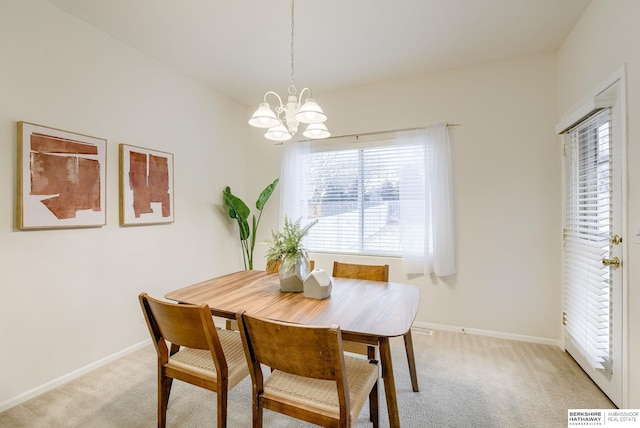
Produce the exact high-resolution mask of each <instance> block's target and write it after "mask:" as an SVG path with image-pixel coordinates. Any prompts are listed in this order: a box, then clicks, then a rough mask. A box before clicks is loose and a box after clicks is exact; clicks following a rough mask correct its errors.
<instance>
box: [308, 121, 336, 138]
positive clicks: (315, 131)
mask: <svg viewBox="0 0 640 428" xmlns="http://www.w3.org/2000/svg"><path fill="white" fill-rule="evenodd" d="M302 135H304V136H305V137H307V138H309V139H312V140H318V139H321V138H329V137H330V136H331V133H330V132H329V130H328V129H327V127H326V126H325V125H324V123H311V124H309V126H307V129H305V130H304V132H303V133H302Z"/></svg>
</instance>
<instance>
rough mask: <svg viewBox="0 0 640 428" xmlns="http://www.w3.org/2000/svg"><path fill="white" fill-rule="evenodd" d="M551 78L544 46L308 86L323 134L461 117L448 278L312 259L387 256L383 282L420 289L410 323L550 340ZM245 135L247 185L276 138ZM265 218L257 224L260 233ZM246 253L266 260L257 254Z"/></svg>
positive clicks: (556, 244)
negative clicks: (329, 89) (514, 55)
mask: <svg viewBox="0 0 640 428" xmlns="http://www.w3.org/2000/svg"><path fill="white" fill-rule="evenodd" d="M555 79H556V61H555V55H554V54H545V55H538V56H532V57H527V58H519V59H515V60H510V61H502V62H494V63H489V64H482V65H478V66H474V67H466V68H461V69H456V70H449V71H445V72H442V73H435V74H429V75H424V76H418V77H415V78H411V79H403V80H400V81H393V82H388V83H385V84H378V85H372V86H365V87H360V88H354V89H349V90H344V91H340V92H336V93H318V92H317V91H316V93H315V95H316V98H317V99H318V102H319V103H320V104H321V105H322V107H323V109H324V110H325V112H326V113H327V115H328V116H329V120H328V121H327V126H328V127H329V128H330V129H331V131H332V133H333V135H344V134H352V133H357V132H369V131H378V130H387V129H396V128H406V127H414V126H420V125H425V124H429V123H435V122H440V121H447V122H449V123H459V124H460V125H461V126H459V127H453V128H451V136H452V146H453V162H454V165H453V170H454V188H455V193H456V197H455V211H456V219H455V222H456V227H457V246H458V273H457V274H456V275H455V276H452V277H450V278H446V279H443V280H439V279H435V278H425V277H419V278H413V279H409V278H407V277H406V276H404V275H402V273H401V265H400V261H399V260H398V259H372V258H352V257H345V256H335V255H326V254H313V255H312V257H313V259H314V260H315V261H316V266H318V267H321V268H324V269H326V270H328V271H331V268H332V263H333V260H334V259H336V258H340V259H342V260H358V261H362V262H363V263H366V262H369V263H382V262H385V263H389V264H390V268H391V280H392V281H397V282H410V283H413V284H416V285H418V286H419V287H420V292H421V301H420V309H419V313H418V316H417V322H418V323H422V324H425V325H440V326H448V327H454V328H460V329H461V328H465V329H466V330H467V331H469V330H485V331H486V332H491V334H498V335H501V334H502V335H506V336H508V337H519V338H525V339H530V340H538V341H542V342H547V343H557V342H558V340H559V338H560V320H561V311H562V310H561V295H560V257H561V253H560V242H561V241H560V238H561V233H560V230H561V222H560V220H561V219H560V182H561V181H560V162H559V155H560V154H559V145H558V142H557V137H556V135H555V133H554V131H553V128H554V125H555V123H556V121H557V115H556V95H555V91H556V80H555ZM254 135H255V136H256V138H255V141H253V142H252V146H251V151H250V153H251V154H252V158H251V159H252V160H251V163H250V164H249V168H250V170H256V171H259V173H257V176H256V178H255V179H251V180H250V183H249V184H248V187H249V188H253V189H254V190H253V191H254V192H257V191H258V188H261V187H264V185H265V184H266V183H267V182H268V181H267V180H269V179H270V178H271V177H272V176H277V175H278V174H279V169H278V168H279V154H280V151H281V146H274V145H272V144H271V143H270V142H268V141H266V140H264V139H262V138H261V137H260V135H261V134H260V132H259V131H258V130H256V131H255V133H254ZM266 171H268V172H266ZM257 180H259V181H258V182H256V181H257ZM274 202H275V201H274ZM273 224H274V225H276V226H277V218H275V219H274V223H273ZM270 227H272V225H269V226H267V224H266V223H265V227H264V230H262V232H263V233H267V232H268V230H269V228H270ZM259 251H264V248H259ZM256 259H257V260H260V262H261V263H262V264H264V259H263V258H262V257H261V255H256Z"/></svg>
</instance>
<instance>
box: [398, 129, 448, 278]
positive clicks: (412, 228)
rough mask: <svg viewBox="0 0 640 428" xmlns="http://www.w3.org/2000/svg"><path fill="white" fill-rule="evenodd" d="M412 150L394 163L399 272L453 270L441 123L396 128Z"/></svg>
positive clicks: (445, 145) (445, 272)
mask: <svg viewBox="0 0 640 428" xmlns="http://www.w3.org/2000/svg"><path fill="white" fill-rule="evenodd" d="M397 143H398V145H400V146H404V148H405V149H410V150H413V155H412V156H409V157H404V159H402V160H401V162H402V164H401V165H400V230H401V241H402V253H403V254H402V257H403V271H404V273H405V274H423V275H428V274H431V273H434V274H435V275H436V276H449V275H452V274H454V273H455V272H456V264H455V236H454V235H455V234H454V226H453V183H452V178H451V148H450V144H449V128H448V127H447V125H446V124H440V125H435V126H430V127H427V128H424V129H419V130H412V131H402V132H398V134H397Z"/></svg>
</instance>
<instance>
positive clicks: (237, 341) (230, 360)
mask: <svg viewBox="0 0 640 428" xmlns="http://www.w3.org/2000/svg"><path fill="white" fill-rule="evenodd" d="M218 337H219V338H220V344H221V345H222V351H223V352H224V356H225V358H226V360H227V366H228V368H229V385H228V388H229V389H231V388H233V387H234V386H235V385H237V384H238V383H240V381H241V380H242V379H244V378H245V376H247V375H248V374H249V368H248V366H247V359H246V357H245V356H244V348H243V347H242V340H241V338H240V334H239V333H238V332H235V331H229V330H218ZM168 364H169V365H170V366H175V367H180V368H182V369H188V370H192V371H194V372H197V373H200V374H203V375H205V376H210V377H211V378H212V379H214V380H215V379H217V378H218V375H217V373H216V367H215V365H214V364H213V359H212V358H211V351H209V350H208V349H193V348H182V349H180V351H178V352H177V353H175V354H174V355H172V356H171V357H169V363H168Z"/></svg>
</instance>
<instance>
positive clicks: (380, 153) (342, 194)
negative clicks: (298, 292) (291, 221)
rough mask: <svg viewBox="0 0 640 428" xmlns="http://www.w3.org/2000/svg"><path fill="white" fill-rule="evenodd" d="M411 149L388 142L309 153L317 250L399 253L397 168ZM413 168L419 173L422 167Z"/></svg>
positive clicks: (312, 240) (311, 244)
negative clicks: (386, 143)
mask: <svg viewBox="0 0 640 428" xmlns="http://www.w3.org/2000/svg"><path fill="white" fill-rule="evenodd" d="M414 150H415V149H411V150H410V149H408V148H403V147H399V146H397V145H395V141H390V142H389V143H388V145H381V144H380V143H379V142H377V143H376V144H375V145H372V146H368V147H367V146H365V147H362V146H359V147H355V148H347V149H343V150H326V149H325V150H324V151H315V152H312V153H311V155H310V159H309V177H310V178H309V179H310V183H309V185H310V193H311V199H310V201H309V204H308V207H309V218H310V219H317V220H318V223H317V224H316V225H315V226H314V227H313V228H311V231H310V233H309V235H308V238H307V242H306V244H307V247H308V248H309V249H310V250H311V251H316V252H322V251H326V252H344V253H359V254H375V255H400V254H401V245H400V225H399V206H400V205H399V197H400V193H399V187H398V185H399V176H400V175H399V166H400V165H403V164H407V163H408V162H407V159H410V158H411V157H412V156H414V155H413V154H412V152H413V151H414ZM415 163H416V165H415V167H416V170H421V172H418V173H420V174H424V170H423V167H421V166H420V165H417V162H415Z"/></svg>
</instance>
